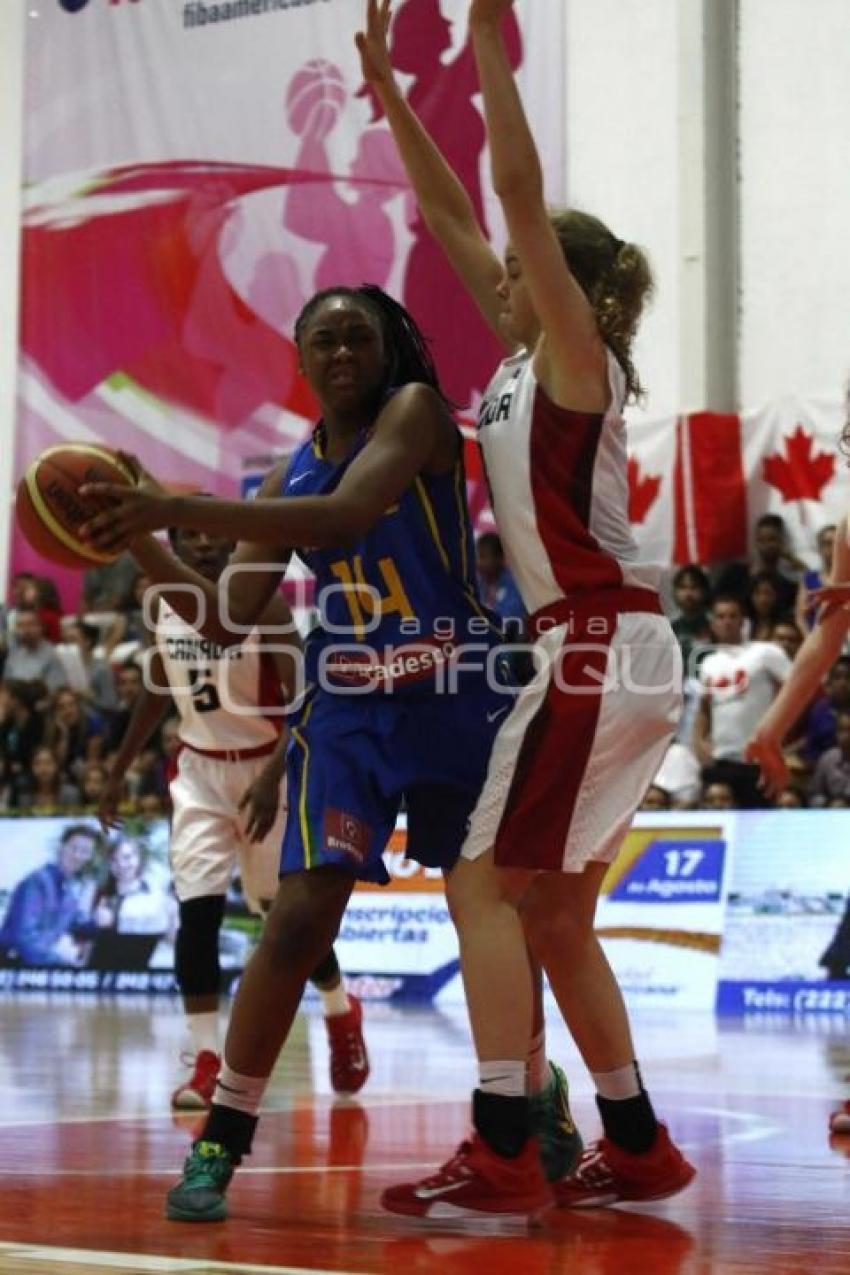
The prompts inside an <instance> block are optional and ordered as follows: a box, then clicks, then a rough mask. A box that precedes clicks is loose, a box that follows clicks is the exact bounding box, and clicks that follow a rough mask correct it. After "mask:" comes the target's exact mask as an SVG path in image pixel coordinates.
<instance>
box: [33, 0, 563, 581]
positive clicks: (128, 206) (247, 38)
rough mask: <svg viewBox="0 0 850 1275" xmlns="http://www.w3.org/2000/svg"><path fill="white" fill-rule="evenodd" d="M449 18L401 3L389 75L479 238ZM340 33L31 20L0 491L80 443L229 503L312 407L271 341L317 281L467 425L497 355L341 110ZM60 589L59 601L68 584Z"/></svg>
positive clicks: (237, 25)
mask: <svg viewBox="0 0 850 1275" xmlns="http://www.w3.org/2000/svg"><path fill="white" fill-rule="evenodd" d="M467 7H468V6H467V3H466V0H443V2H442V3H440V0H402V3H400V4H399V5H398V6H397V16H396V19H395V23H394V27H393V31H392V47H393V56H394V61H395V64H396V66H397V67H398V69H399V72H400V75H401V77H402V80H403V83H404V86H405V90H406V92H407V94H408V96H409V98H410V100H411V102H412V103H413V104H414V106H415V107H416V109H417V110H418V111H419V112H420V113H421V115H422V118H423V119H424V120H425V122H426V123H427V125H428V126H429V128H430V129H431V130H432V132H433V133H434V135H435V137H436V139H437V141H438V142H439V144H440V145H441V147H442V148H443V149H444V151H445V153H446V154H447V156H448V158H449V160H450V161H451V163H452V164H453V165H454V166H455V167H456V169H457V171H458V172H459V173H460V175H461V176H462V178H463V180H464V182H465V184H466V186H467V189H468V190H469V191H470V193H471V195H472V197H473V200H474V202H475V205H476V208H477V210H478V212H479V215H480V216H481V218H482V221H483V222H484V224H485V225H487V226H488V227H489V228H490V229H491V230H492V229H493V228H494V227H496V230H497V234H498V226H497V220H498V219H497V217H494V209H493V206H492V202H490V201H488V199H487V198H486V196H485V194H484V191H485V189H486V159H485V156H484V125H483V120H482V116H481V112H480V109H479V105H480V104H479V100H478V99H477V96H476V93H477V82H476V76H475V70H474V65H473V60H472V55H471V49H470V47H469V45H468V43H467V41H466V28H465V15H466V11H467ZM544 8H545V9H546V13H545V15H541V6H540V4H539V3H536V4H535V3H533V2H532V0H520V2H519V3H518V4H517V9H516V14H517V19H518V22H519V25H518V24H517V21H515V20H512V21H511V22H510V24H509V33H508V34H509V42H510V48H511V56H512V60H513V62H514V64H515V66H516V67H517V71H518V75H519V77H520V81H521V84H522V88H523V93H524V96H525V98H526V100H527V102H528V104H529V110H530V112H531V115H532V118H533V119H534V124H535V129H536V132H537V135H538V138H539V140H540V145H541V149H542V152H543V156H544V162H545V166H546V170H547V182H548V187H549V190H550V191H551V193H552V195H553V197H554V198H559V197H561V196H562V195H563V191H561V190H560V189H559V185H560V172H561V168H562V163H561V161H562V144H563V139H562V135H561V121H562V119H563V110H562V109H561V101H562V96H563V94H562V80H563V74H562V71H561V69H560V67H561V64H562V58H561V56H560V54H561V50H562V38H563V31H562V27H563V13H562V11H561V7H560V6H558V5H553V6H549V5H546V6H544ZM362 11H363V5H362V3H361V0H312V2H311V0H300V2H298V3H296V2H295V0H227V2H225V0H219V2H218V3H212V2H209V3H207V2H205V3H203V4H200V3H184V0H48V2H46V0H40V6H39V21H38V22H33V23H30V25H29V28H28V31H27V36H28V43H27V49H26V64H25V66H26V71H25V81H26V89H25V95H26V102H25V139H24V168H25V199H24V214H23V227H22V298H21V328H20V332H21V335H20V362H19V415H18V433H17V443H16V448H17V450H16V472H17V473H20V472H21V471H22V470H23V468H24V467H25V466H26V464H27V463H28V462H29V461H30V460H31V459H32V458H33V457H34V456H35V455H36V454H37V453H38V452H39V451H40V450H41V449H42V448H44V447H45V446H47V445H49V444H51V443H55V442H57V441H61V440H68V439H92V438H98V439H101V440H103V441H105V442H107V443H110V444H112V445H120V446H122V447H124V448H127V449H130V450H132V451H134V452H136V453H137V454H138V455H139V456H140V457H141V459H142V460H143V461H144V462H145V463H146V464H147V465H148V466H149V468H151V469H152V471H153V472H154V473H156V474H157V475H160V476H162V477H163V478H165V479H168V480H170V481H173V482H179V483H186V484H194V485H198V486H200V487H203V488H204V489H206V490H210V491H215V492H219V493H233V492H238V491H239V490H240V489H241V488H243V486H244V485H245V483H244V481H243V480H244V479H245V477H246V476H250V475H251V474H252V473H254V472H256V471H257V470H259V469H262V467H263V466H264V465H267V464H268V460H269V458H270V457H272V456H275V455H279V454H281V453H285V452H286V451H287V450H289V449H290V448H291V446H292V444H293V442H294V441H296V440H300V439H301V438H302V437H303V436H304V433H305V430H306V429H307V425H308V421H309V420H310V418H311V415H312V403H311V399H310V395H309V393H308V391H307V389H306V387H305V385H304V384H303V382H302V381H301V379H300V377H299V376H298V373H297V367H296V363H297V360H296V351H295V347H294V345H293V341H292V335H291V334H292V327H293V321H294V319H295V316H296V314H297V313H298V311H299V309H300V307H301V306H302V304H303V303H304V301H305V300H306V299H307V298H308V297H309V296H310V295H311V293H313V292H314V291H315V290H317V289H319V288H324V287H326V286H328V285H330V284H335V283H347V284H359V283H362V282H364V281H369V282H374V283H378V284H380V285H381V286H383V287H385V288H387V289H388V290H389V291H391V292H392V293H393V294H394V295H396V296H397V297H399V298H400V299H402V300H403V301H404V302H405V304H407V305H408V306H409V307H410V309H411V310H412V311H413V312H414V314H415V315H416V317H417V319H418V320H419V322H420V324H421V326H422V328H423V329H424V331H425V332H426V333H427V334H428V335H429V336H430V337H431V338H432V339H433V343H434V350H435V354H436V358H437V361H438V364H439V366H440V369H441V373H442V377H443V380H444V383H445V384H446V386H447V388H448V390H449V392H450V393H451V395H452V396H453V398H454V399H455V400H456V401H457V402H458V403H461V404H464V405H466V406H467V407H468V408H470V409H472V410H473V411H474V407H475V403H476V400H477V399H478V397H479V396H480V393H481V390H482V389H483V387H484V385H485V384H486V380H487V376H488V371H490V370H491V369H492V367H493V365H494V362H495V360H496V358H497V354H498V351H497V349H496V347H495V343H494V342H493V340H492V338H491V337H490V336H489V335H488V333H487V332H486V330H485V329H484V327H483V325H482V323H481V321H480V319H479V317H478V315H477V313H476V312H475V311H474V309H473V307H472V306H471V304H470V303H469V302H468V301H467V300H466V298H465V296H464V295H463V293H462V292H461V290H460V288H459V286H458V285H457V283H456V282H455V280H454V278H453V276H452V274H451V272H450V270H449V269H448V267H447V265H446V263H445V262H444V260H443V258H442V256H441V254H440V252H439V250H438V248H437V246H436V245H435V244H434V243H433V241H432V240H431V239H430V237H429V236H428V235H427V233H426V231H425V230H424V227H423V225H422V223H421V221H420V220H419V218H418V216H417V212H416V208H415V206H414V204H413V201H412V199H411V197H410V192H409V188H408V186H407V182H406V180H405V177H404V173H403V172H402V169H401V167H400V164H399V161H398V159H397V156H396V153H395V148H394V145H393V142H392V139H391V137H390V134H389V130H388V128H387V125H386V122H385V121H384V120H383V119H382V117H381V113H380V110H379V109H378V107H377V104H376V102H375V101H374V100H373V99H372V98H371V97H370V95H369V93H368V91H365V90H364V86H363V84H362V80H361V75H360V69H359V60H358V58H357V54H356V50H355V49H354V44H353V37H354V33H355V31H356V29H357V27H358V25H359V23H360V20H361V15H362ZM520 26H521V28H522V36H520ZM468 432H469V433H470V435H471V429H469V430H468ZM468 450H469V461H470V495H471V499H472V502H473V507H474V511H475V513H476V515H481V514H482V513H483V505H484V501H485V495H484V488H483V483H482V482H481V478H480V468H479V466H478V462H477V456H476V454H475V448H474V446H472V444H471V442H470V446H469V449H468ZM25 567H30V568H31V569H35V570H42V571H43V570H44V563H43V561H42V560H41V559H37V558H35V557H34V555H33V554H32V551H30V550H29V549H28V547H27V546H26V545H25V544H24V543H22V542H21V540H20V537H18V536H16V537H15V543H14V545H13V552H12V570H21V569H23V568H25ZM62 586H63V590H64V595H65V601H66V605H71V604H72V603H73V601H74V600H75V591H76V588H77V587H78V581H77V580H76V578H75V577H73V576H71V575H69V576H67V577H65V578H64V579H63V580H62Z"/></svg>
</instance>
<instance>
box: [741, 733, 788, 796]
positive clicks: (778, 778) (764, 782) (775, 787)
mask: <svg viewBox="0 0 850 1275" xmlns="http://www.w3.org/2000/svg"><path fill="white" fill-rule="evenodd" d="M744 760H745V761H749V762H754V763H755V765H756V766H758V768H759V770H760V771H761V780H760V781H759V787H760V788H761V789H762V791H763V792H764V793H765V795H766V796H768V797H770V798H771V799H775V798H776V797H778V796H779V794H780V793H781V792H784V791H785V789H786V788H787V787H788V767H787V766H786V764H785V758H784V757H783V756H782V747H781V744H780V741H779V740H778V739H776V738H774V736H772V735H768V734H765V733H762V732H759V731H757V732H756V734H755V735H754V736H753V738H752V739H751V740H750V742H749V743H748V744H747V747H746V748H745V750H744Z"/></svg>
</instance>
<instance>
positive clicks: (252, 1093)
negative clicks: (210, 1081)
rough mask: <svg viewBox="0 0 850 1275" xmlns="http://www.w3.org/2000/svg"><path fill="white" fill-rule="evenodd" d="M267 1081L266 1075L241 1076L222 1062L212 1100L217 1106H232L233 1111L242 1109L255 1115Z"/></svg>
mask: <svg viewBox="0 0 850 1275" xmlns="http://www.w3.org/2000/svg"><path fill="white" fill-rule="evenodd" d="M268 1083H269V1077H268V1076H241V1075H240V1074H239V1072H238V1071H231V1069H230V1068H229V1067H228V1065H227V1063H226V1062H223V1063H222V1064H221V1071H220V1072H219V1074H218V1082H217V1084H216V1087H215V1094H214V1095H213V1102H214V1103H215V1104H216V1105H217V1106H219V1107H232V1108H233V1109H234V1111H244V1113H245V1115H246V1116H255V1115H256V1114H257V1112H258V1111H259V1109H260V1103H261V1102H262V1101H263V1094H264V1093H265V1092H266V1086H267V1085H268Z"/></svg>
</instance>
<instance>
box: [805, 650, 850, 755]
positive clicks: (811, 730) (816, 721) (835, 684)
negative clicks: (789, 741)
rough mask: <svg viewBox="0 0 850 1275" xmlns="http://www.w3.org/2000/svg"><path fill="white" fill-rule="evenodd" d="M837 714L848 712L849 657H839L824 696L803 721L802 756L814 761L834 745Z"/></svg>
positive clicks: (828, 675)
mask: <svg viewBox="0 0 850 1275" xmlns="http://www.w3.org/2000/svg"><path fill="white" fill-rule="evenodd" d="M840 712H850V655H841V656H839V658H838V659H837V660H836V661H835V663H834V664H833V666H832V668H831V669H830V670H829V672H828V673H827V675H826V681H825V682H824V687H823V694H822V695H820V696H819V697H818V699H816V700H815V702H814V704H812V706H811V708H810V709H809V711H808V714H807V716H806V721H805V738H804V742H803V746H802V750H801V751H802V755H803V757H804V758H805V760H806V761H808V762H816V761H817V760H818V758H819V757H821V756H822V755H823V754H824V753H825V752H826V751H827V749H829V748H834V747H835V743H836V735H835V728H836V725H837V721H838V714H839V713H840Z"/></svg>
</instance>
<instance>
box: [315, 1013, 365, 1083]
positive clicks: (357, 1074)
mask: <svg viewBox="0 0 850 1275" xmlns="http://www.w3.org/2000/svg"><path fill="white" fill-rule="evenodd" d="M348 1004H349V1009H348V1012H347V1013H346V1014H333V1015H332V1016H331V1017H330V1018H326V1019H325V1026H326V1027H327V1029H328V1044H329V1045H330V1049H331V1085H332V1086H333V1090H334V1093H358V1091H359V1090H361V1089H362V1088H363V1086H364V1085H365V1083H366V1080H367V1078H368V1076H369V1055H368V1054H367V1052H366V1041H365V1040H364V1039H363V1006H362V1005H361V1004H360V1001H359V1000H358V999H357V997H356V996H349V998H348Z"/></svg>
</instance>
